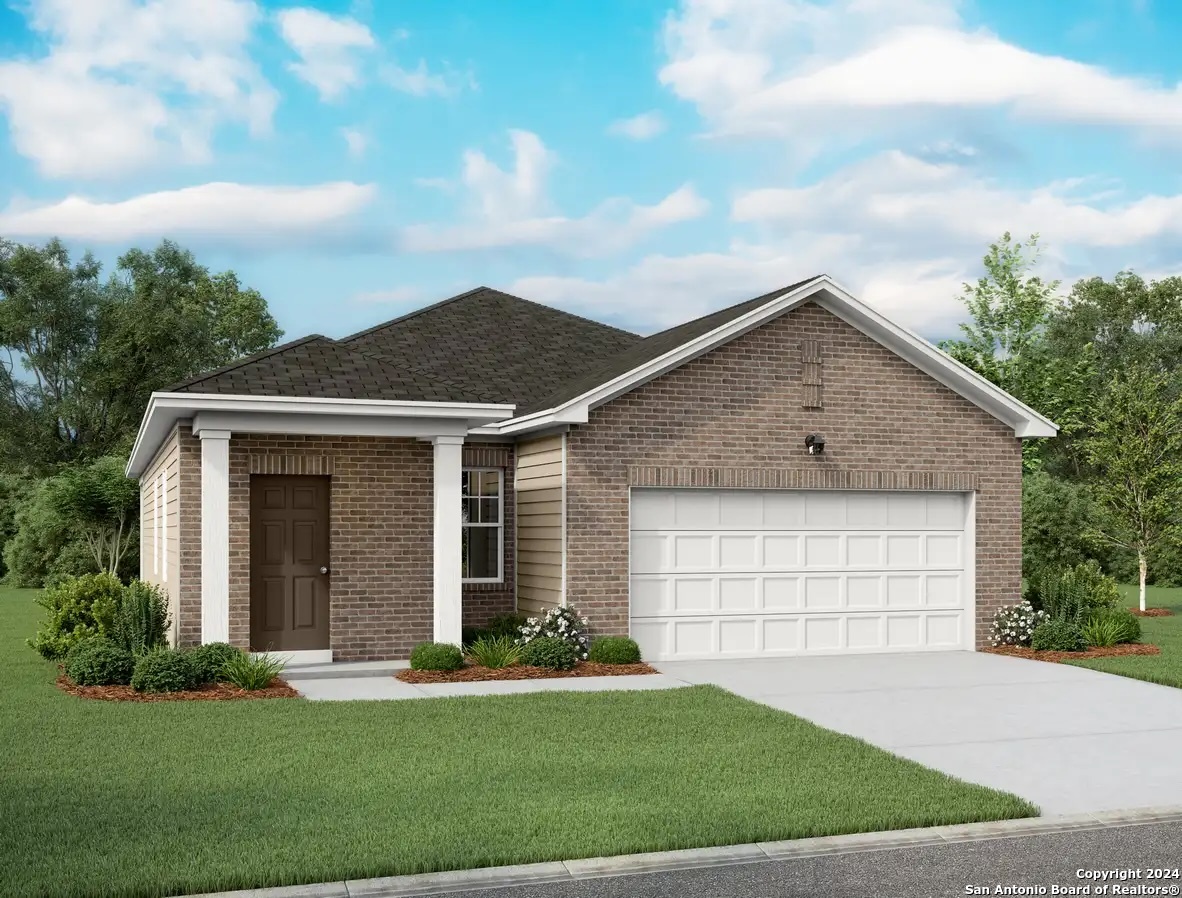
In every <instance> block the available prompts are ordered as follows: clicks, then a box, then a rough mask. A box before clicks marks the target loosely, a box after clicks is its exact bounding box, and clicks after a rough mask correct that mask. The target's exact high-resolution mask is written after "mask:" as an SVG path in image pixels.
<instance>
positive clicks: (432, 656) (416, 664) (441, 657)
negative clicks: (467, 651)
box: [410, 642, 464, 670]
mask: <svg viewBox="0 0 1182 898" xmlns="http://www.w3.org/2000/svg"><path fill="white" fill-rule="evenodd" d="M463 666H464V654H463V652H461V651H460V647H459V646H458V645H452V644H451V643H448V642H420V643H419V644H418V645H416V646H415V647H414V649H413V650H412V651H411V653H410V667H411V670H459V669H460V668H461V667H463Z"/></svg>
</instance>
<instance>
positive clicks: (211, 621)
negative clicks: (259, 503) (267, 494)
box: [198, 430, 230, 643]
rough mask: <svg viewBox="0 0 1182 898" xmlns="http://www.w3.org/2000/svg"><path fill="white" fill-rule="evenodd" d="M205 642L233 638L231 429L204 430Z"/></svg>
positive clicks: (202, 505) (202, 607)
mask: <svg viewBox="0 0 1182 898" xmlns="http://www.w3.org/2000/svg"><path fill="white" fill-rule="evenodd" d="M198 436H199V437H200V438H201V642H202V643H207V642H229V641H230V431H228V430H202V431H201V432H200V433H199V434H198Z"/></svg>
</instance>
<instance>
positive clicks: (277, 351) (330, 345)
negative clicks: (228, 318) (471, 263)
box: [168, 334, 497, 403]
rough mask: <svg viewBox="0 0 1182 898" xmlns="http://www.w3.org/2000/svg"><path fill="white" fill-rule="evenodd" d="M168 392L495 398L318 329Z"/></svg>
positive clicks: (427, 399) (442, 399) (426, 399)
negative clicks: (380, 356)
mask: <svg viewBox="0 0 1182 898" xmlns="http://www.w3.org/2000/svg"><path fill="white" fill-rule="evenodd" d="M168 392H177V393H231V394H239V395H241V394H247V395H251V396H297V397H306V398H317V399H328V398H332V399H386V400H403V401H418V402H478V403H488V402H496V401H497V400H495V399H492V398H490V397H489V396H488V395H487V394H485V393H483V392H481V391H479V390H475V389H471V388H469V387H465V386H461V385H459V384H456V383H454V382H453V381H451V380H449V379H445V378H440V377H435V376H430V375H426V374H423V373H422V372H420V371H416V370H414V369H413V368H410V367H408V366H405V365H398V364H394V363H391V362H390V361H387V360H385V359H379V358H376V357H375V356H372V355H369V354H368V353H365V352H361V351H360V350H357V349H352V348H350V347H348V346H345V345H343V344H342V343H339V342H337V341H336V340H330V339H328V338H327V337H322V336H320V335H319V334H313V335H312V336H310V337H304V338H303V339H302V340H294V341H292V342H291V343H284V344H283V345H281V346H276V347H275V348H274V349H268V350H267V351H266V352H260V353H258V354H256V355H252V356H248V357H246V358H244V359H241V360H240V361H237V362H235V363H234V364H232V365H227V366H226V367H224V368H219V369H217V370H216V371H209V372H206V373H205V374H201V375H198V376H197V377H193V378H190V379H189V380H186V381H182V382H181V383H179V384H174V385H173V386H171V387H169V388H168Z"/></svg>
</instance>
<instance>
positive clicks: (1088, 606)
mask: <svg viewBox="0 0 1182 898" xmlns="http://www.w3.org/2000/svg"><path fill="white" fill-rule="evenodd" d="M1030 598H1031V600H1032V601H1033V602H1034V604H1035V606H1036V607H1041V608H1042V609H1043V610H1044V611H1046V612H1047V614H1049V615H1050V616H1051V617H1052V618H1054V619H1055V620H1066V621H1074V622H1076V623H1082V622H1083V620H1084V619H1085V618H1086V617H1087V616H1088V615H1089V614H1091V613H1092V612H1093V611H1098V610H1101V609H1105V608H1115V607H1116V606H1117V604H1118V603H1119V602H1120V591H1119V590H1118V589H1117V586H1116V581H1114V580H1113V579H1112V578H1111V577H1109V576H1107V575H1106V574H1104V573H1103V572H1102V571H1101V570H1100V565H1099V564H1098V563H1097V562H1096V561H1094V560H1092V559H1089V560H1087V561H1085V562H1083V563H1081V564H1077V565H1074V566H1073V567H1068V568H1045V569H1044V570H1043V571H1042V572H1041V573H1040V574H1039V575H1038V576H1037V577H1035V578H1034V581H1033V584H1032V588H1031V590H1030Z"/></svg>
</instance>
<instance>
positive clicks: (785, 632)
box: [631, 490, 971, 660]
mask: <svg viewBox="0 0 1182 898" xmlns="http://www.w3.org/2000/svg"><path fill="white" fill-rule="evenodd" d="M966 501H967V500H966V497H965V496H963V495H961V494H955V493H921V492H913V493H889V492H873V491H864V492H855V491H845V492H842V491H804V490H796V491H775V490H766V491H761V490H636V491H634V499H633V510H632V522H633V524H632V527H633V533H632V546H633V549H632V584H631V586H632V611H631V615H632V632H633V635H634V637H635V638H636V639H637V641H638V642H640V643H641V648H642V650H643V651H644V653H645V655H646V656H647V657H650V658H652V659H654V660H660V659H662V658H708V657H752V656H759V655H766V654H780V655H783V654H799V653H834V652H862V651H867V652H873V651H922V650H929V649H949V648H960V647H962V646H967V645H971V633H969V631H968V629H966V627H967V626H968V625H967V623H966V621H967V620H968V617H969V614H968V612H967V611H966V605H967V604H969V602H970V601H971V597H969V596H968V595H967V593H968V591H969V586H968V582H969V581H967V579H966V577H967V575H966V573H965V569H966V560H967V558H968V552H969V551H970V549H971V547H970V546H969V545H968V544H967V543H966V541H965V533H964V524H965V515H966V510H967V507H968V506H967V504H966ZM970 629H971V628H970ZM966 633H968V635H967V636H966Z"/></svg>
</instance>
